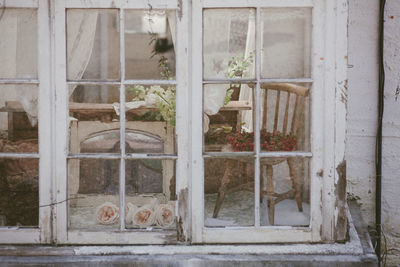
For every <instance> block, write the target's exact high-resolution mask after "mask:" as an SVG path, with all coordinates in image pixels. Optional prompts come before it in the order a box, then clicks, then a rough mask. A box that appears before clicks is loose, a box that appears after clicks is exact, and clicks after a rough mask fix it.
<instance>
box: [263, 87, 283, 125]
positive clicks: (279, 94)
mask: <svg viewBox="0 0 400 267" xmlns="http://www.w3.org/2000/svg"><path fill="white" fill-rule="evenodd" d="M276 94H277V95H276V103H275V117H274V131H276V130H277V128H278V118H279V104H280V103H281V91H280V90H277V91H276ZM267 112H268V110H264V113H267Z"/></svg>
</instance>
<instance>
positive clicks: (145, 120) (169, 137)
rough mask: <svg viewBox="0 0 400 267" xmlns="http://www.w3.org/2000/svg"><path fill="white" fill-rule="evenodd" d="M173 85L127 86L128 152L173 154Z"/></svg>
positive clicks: (174, 93) (174, 92) (174, 97)
mask: <svg viewBox="0 0 400 267" xmlns="http://www.w3.org/2000/svg"><path fill="white" fill-rule="evenodd" d="M175 95H176V91H175V87H174V86H159V85H152V86H141V85H133V86H127V87H126V100H127V103H126V119H127V123H126V143H127V153H175V151H176V150H175V139H174V138H175V137H174V136H175V130H174V127H175V116H176V114H175V101H176V100H175V99H176V96H175Z"/></svg>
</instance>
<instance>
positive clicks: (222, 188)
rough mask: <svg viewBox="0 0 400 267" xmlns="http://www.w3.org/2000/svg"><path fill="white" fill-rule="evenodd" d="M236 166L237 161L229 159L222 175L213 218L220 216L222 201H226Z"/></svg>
mask: <svg viewBox="0 0 400 267" xmlns="http://www.w3.org/2000/svg"><path fill="white" fill-rule="evenodd" d="M234 166H235V161H233V160H228V162H227V164H226V169H225V172H224V176H223V177H222V180H221V185H220V186H219V189H218V197H217V202H216V203H215V207H214V212H213V218H217V217H218V213H219V210H220V209H221V206H222V202H223V201H224V198H225V192H226V189H227V186H228V184H229V183H230V181H231V177H232V172H233V167H234Z"/></svg>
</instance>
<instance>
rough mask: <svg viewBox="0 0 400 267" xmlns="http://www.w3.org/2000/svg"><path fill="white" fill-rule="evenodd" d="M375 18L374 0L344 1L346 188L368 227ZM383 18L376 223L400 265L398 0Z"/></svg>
mask: <svg viewBox="0 0 400 267" xmlns="http://www.w3.org/2000/svg"><path fill="white" fill-rule="evenodd" d="M378 16H379V0H349V69H348V77H349V91H348V121H347V129H348V130H347V147H346V158H347V178H348V192H349V194H350V197H355V198H357V199H358V201H359V203H361V210H362V214H363V217H364V220H365V221H366V222H367V223H368V224H369V225H370V226H371V227H374V224H375V135H376V128H377V114H378V110H377V108H378V105H377V103H378ZM391 16H393V18H391ZM385 20H386V23H385V68H386V86H385V115H384V126H383V127H384V129H383V173H382V175H383V178H382V180H383V192H382V195H383V198H382V222H383V232H384V234H385V236H386V240H387V249H388V253H389V254H390V255H389V257H388V263H389V265H394V264H400V255H399V254H400V250H399V248H400V208H399V206H400V177H399V176H400V172H399V159H400V102H396V101H395V91H396V88H397V86H399V84H400V64H399V63H400V61H399V57H400V55H399V53H400V1H398V0H387V7H386V14H385ZM399 101H400V99H399ZM385 247H386V246H385V244H383V249H385ZM396 254H397V255H396Z"/></svg>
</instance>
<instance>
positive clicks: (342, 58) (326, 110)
mask: <svg viewBox="0 0 400 267" xmlns="http://www.w3.org/2000/svg"><path fill="white" fill-rule="evenodd" d="M230 7H236V8H238V7H242V8H255V9H256V57H255V58H256V61H255V62H256V78H257V86H256V88H255V92H254V93H255V96H256V97H255V99H256V100H255V112H256V115H255V120H256V123H255V124H256V126H255V135H256V139H257V135H258V134H259V129H260V125H259V120H258V117H259V116H260V114H259V110H260V82H270V83H274V82H301V81H305V82H312V89H311V137H310V140H311V154H310V153H298V152H289V153H285V156H292V157H296V156H306V157H309V158H310V171H309V172H310V183H311V187H310V192H311V196H310V204H311V212H310V217H311V220H310V225H309V227H290V226H260V220H259V217H260V216H259V210H260V205H259V192H260V183H259V179H260V178H259V176H260V175H259V173H260V170H259V161H258V160H259V158H260V156H269V157H279V156H281V154H282V153H280V152H266V153H262V155H261V154H260V147H259V146H260V145H259V144H258V143H257V142H256V144H255V159H256V164H255V189H254V195H255V225H254V226H253V227H224V228H207V227H205V226H204V160H203V158H205V157H207V155H205V154H206V153H203V148H202V145H199V144H202V143H203V139H202V133H203V131H202V123H201V122H202V121H203V110H202V103H203V93H202V92H203V84H204V83H206V82H204V81H203V75H202V73H203V64H202V63H203V61H202V60H203V55H202V53H203V52H202V51H203V47H202V43H203V41H202V35H203V34H202V32H203V23H202V21H203V9H206V8H230ZM267 7H282V8H285V7H310V8H312V25H313V29H312V52H311V57H312V58H311V62H312V70H311V73H312V74H311V79H307V78H300V79H260V63H259V62H260V58H261V57H260V55H261V48H260V29H261V26H260V24H261V22H260V9H261V8H267ZM192 51H193V54H192V57H193V58H192V74H193V76H192V90H191V93H192V101H191V103H192V120H191V122H192V124H191V133H192V135H191V139H192V142H191V143H190V146H191V153H192V156H191V162H190V169H191V173H192V179H191V182H192V190H191V194H192V202H191V205H192V206H191V210H192V233H193V234H192V242H193V243H293V242H322V241H334V240H335V227H336V225H337V223H338V213H337V207H335V201H336V197H335V192H334V191H335V185H336V184H337V181H338V173H337V171H336V167H335V166H338V164H339V163H340V162H341V161H342V160H343V159H344V145H345V116H346V106H345V103H344V101H341V100H340V94H341V92H340V91H342V92H346V91H347V88H346V85H345V84H346V78H347V77H346V68H347V56H346V55H347V1H346V0H340V1H330V0H264V1H263V0H199V1H193V7H192ZM213 82H214V81H213ZM225 83H226V82H225ZM339 89H340V90H339ZM345 94H346V93H345ZM208 154H210V153H208ZM304 154H309V155H304Z"/></svg>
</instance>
